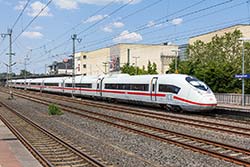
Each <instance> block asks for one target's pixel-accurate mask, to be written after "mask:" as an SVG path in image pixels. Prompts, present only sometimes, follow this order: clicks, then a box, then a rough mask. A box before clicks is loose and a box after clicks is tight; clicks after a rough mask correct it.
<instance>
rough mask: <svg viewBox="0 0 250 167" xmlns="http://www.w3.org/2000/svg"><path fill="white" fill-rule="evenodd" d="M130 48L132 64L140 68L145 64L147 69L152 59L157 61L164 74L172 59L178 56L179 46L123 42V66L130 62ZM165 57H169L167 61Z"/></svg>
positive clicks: (121, 58) (159, 71)
mask: <svg viewBox="0 0 250 167" xmlns="http://www.w3.org/2000/svg"><path fill="white" fill-rule="evenodd" d="M128 49H129V50H130V65H134V66H138V67H140V68H142V67H143V66H145V69H146V70H147V65H148V61H150V62H151V63H156V65H157V72H158V73H159V74H164V73H165V72H166V71H167V70H168V69H169V64H170V63H171V62H172V59H173V58H174V57H176V52H175V51H177V50H178V46H176V45H136V44H121V45H120V66H121V67H122V66H123V65H124V64H126V63H127V62H128ZM163 57H165V58H167V62H166V61H165V59H164V58H163ZM164 62H165V63H164Z"/></svg>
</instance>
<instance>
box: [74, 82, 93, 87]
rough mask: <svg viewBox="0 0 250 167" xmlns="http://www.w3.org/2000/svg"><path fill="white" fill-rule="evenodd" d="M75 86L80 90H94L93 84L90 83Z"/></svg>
mask: <svg viewBox="0 0 250 167" xmlns="http://www.w3.org/2000/svg"><path fill="white" fill-rule="evenodd" d="M75 86H76V87H78V88H92V84H90V83H76V85H75Z"/></svg>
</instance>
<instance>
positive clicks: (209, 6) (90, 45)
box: [50, 0, 232, 54]
mask: <svg viewBox="0 0 250 167" xmlns="http://www.w3.org/2000/svg"><path fill="white" fill-rule="evenodd" d="M231 1H232V0H230V1H225V2H223V3H219V4H215V5H212V7H213V8H214V7H217V6H220V5H222V4H225V3H229V2H231ZM201 2H204V0H203V1H199V3H194V4H192V5H190V6H188V7H185V8H183V9H181V10H179V11H180V12H183V11H185V10H184V9H190V8H191V7H192V6H196V5H198V4H200V3H201ZM212 7H211V6H209V7H206V8H202V9H199V10H197V11H199V12H201V11H204V10H208V9H211V8H212ZM176 13H177V12H175V14H176ZM189 13H193V14H195V13H198V12H196V11H194V12H189ZM189 13H188V14H189ZM169 15H172V14H169ZM183 16H184V15H183ZM148 28H151V27H148ZM112 39H113V38H112ZM112 39H111V40H112ZM109 40H110V39H108V41H109ZM102 42H103V41H98V44H100V43H102ZM96 44H97V43H95V44H92V45H87V46H86V47H90V46H93V45H96ZM53 49H54V48H53ZM80 49H82V48H80ZM50 51H52V49H50ZM69 54H70V53H69Z"/></svg>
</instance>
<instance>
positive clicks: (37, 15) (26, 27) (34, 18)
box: [0, 0, 53, 55]
mask: <svg viewBox="0 0 250 167" xmlns="http://www.w3.org/2000/svg"><path fill="white" fill-rule="evenodd" d="M52 1H53V0H50V1H48V3H47V4H46V5H45V6H44V7H43V8H42V9H41V10H40V11H39V12H38V13H37V14H36V16H35V17H33V19H32V20H31V21H30V22H29V23H28V24H27V25H26V26H25V28H24V29H22V31H21V32H20V33H19V34H18V35H17V36H16V37H15V38H14V40H13V41H12V43H11V44H14V43H15V41H16V40H17V39H18V38H19V37H20V36H21V35H22V33H23V32H24V31H25V30H26V29H28V27H29V26H30V25H31V24H32V23H33V22H34V21H35V20H36V18H38V17H39V16H40V14H41V13H42V12H43V11H44V9H46V8H47V7H48V6H49V4H50V3H51V2H52ZM7 49H8V47H7V48H5V49H4V50H3V52H1V53H0V55H2V54H3V53H4V52H5V51H6V50H7Z"/></svg>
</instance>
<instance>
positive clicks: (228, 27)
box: [189, 24, 250, 39]
mask: <svg viewBox="0 0 250 167" xmlns="http://www.w3.org/2000/svg"><path fill="white" fill-rule="evenodd" d="M239 26H250V24H234V25H231V26H227V27H223V28H220V29H217V30H214V31H209V32H206V33H203V34H199V35H195V36H191V37H190V38H189V39H191V38H196V37H199V36H203V35H207V34H211V33H215V32H219V31H222V30H225V29H230V28H233V27H235V28H238V27H239Z"/></svg>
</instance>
